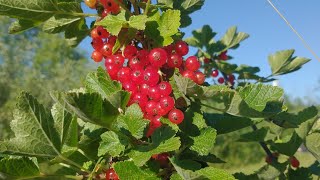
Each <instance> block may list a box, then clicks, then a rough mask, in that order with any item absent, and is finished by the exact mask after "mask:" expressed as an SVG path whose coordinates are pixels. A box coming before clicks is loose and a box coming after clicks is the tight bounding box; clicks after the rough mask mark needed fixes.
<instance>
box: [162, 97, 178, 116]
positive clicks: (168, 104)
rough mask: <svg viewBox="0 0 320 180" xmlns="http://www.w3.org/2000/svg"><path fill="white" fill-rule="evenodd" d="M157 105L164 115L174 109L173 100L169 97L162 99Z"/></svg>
mask: <svg viewBox="0 0 320 180" xmlns="http://www.w3.org/2000/svg"><path fill="white" fill-rule="evenodd" d="M159 103H160V106H161V108H162V109H164V110H165V111H166V114H167V113H168V112H169V111H171V110H172V109H173V108H174V99H173V98H172V97H170V96H165V97H162V98H161V99H160V101H159Z"/></svg>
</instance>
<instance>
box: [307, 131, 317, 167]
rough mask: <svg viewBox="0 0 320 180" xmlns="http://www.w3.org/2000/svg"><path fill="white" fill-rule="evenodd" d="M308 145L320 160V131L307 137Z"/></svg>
mask: <svg viewBox="0 0 320 180" xmlns="http://www.w3.org/2000/svg"><path fill="white" fill-rule="evenodd" d="M305 144H306V147H307V148H308V150H309V151H310V152H311V154H312V155H313V156H314V157H315V158H316V159H317V160H318V161H320V133H312V134H310V135H308V136H307V138H306V143H305Z"/></svg>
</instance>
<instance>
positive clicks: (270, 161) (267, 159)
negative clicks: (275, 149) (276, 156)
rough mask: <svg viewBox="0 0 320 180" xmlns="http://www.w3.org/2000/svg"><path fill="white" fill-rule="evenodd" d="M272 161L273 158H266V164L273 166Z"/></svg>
mask: <svg viewBox="0 0 320 180" xmlns="http://www.w3.org/2000/svg"><path fill="white" fill-rule="evenodd" d="M272 159H273V158H272V157H271V156H266V159H265V161H266V163H268V164H271V163H272Z"/></svg>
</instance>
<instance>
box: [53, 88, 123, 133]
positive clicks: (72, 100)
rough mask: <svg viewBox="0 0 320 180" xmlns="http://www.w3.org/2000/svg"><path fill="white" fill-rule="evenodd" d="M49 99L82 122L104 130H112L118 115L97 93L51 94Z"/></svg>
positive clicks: (116, 110) (115, 109) (114, 108)
mask: <svg viewBox="0 0 320 180" xmlns="http://www.w3.org/2000/svg"><path fill="white" fill-rule="evenodd" d="M51 97H52V98H53V99H54V101H56V102H57V103H59V104H60V105H62V106H63V107H64V108H65V109H66V110H67V111H68V112H70V113H74V114H76V116H78V117H79V118H81V119H82V120H84V121H86V122H91V123H94V124H98V125H101V126H103V127H106V128H112V125H113V122H115V121H116V118H117V117H118V115H119V111H118V109H117V108H116V107H114V106H113V105H112V104H111V103H110V102H109V101H107V100H105V99H103V98H102V97H101V96H100V95H99V94H97V93H59V92H52V93H51Z"/></svg>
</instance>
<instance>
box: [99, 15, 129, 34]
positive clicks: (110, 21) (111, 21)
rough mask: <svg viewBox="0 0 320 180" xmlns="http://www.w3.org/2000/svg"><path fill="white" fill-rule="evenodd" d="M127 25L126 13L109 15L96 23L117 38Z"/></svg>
mask: <svg viewBox="0 0 320 180" xmlns="http://www.w3.org/2000/svg"><path fill="white" fill-rule="evenodd" d="M125 24H127V20H126V13H125V11H121V12H120V13H119V14H117V15H112V14H109V15H108V16H106V17H105V18H103V19H102V20H101V21H99V22H96V25H100V26H103V27H105V28H106V29H107V30H108V32H109V33H111V34H112V35H115V36H117V35H118V34H119V32H120V31H121V29H122V27H123V26H124V25H125Z"/></svg>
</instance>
